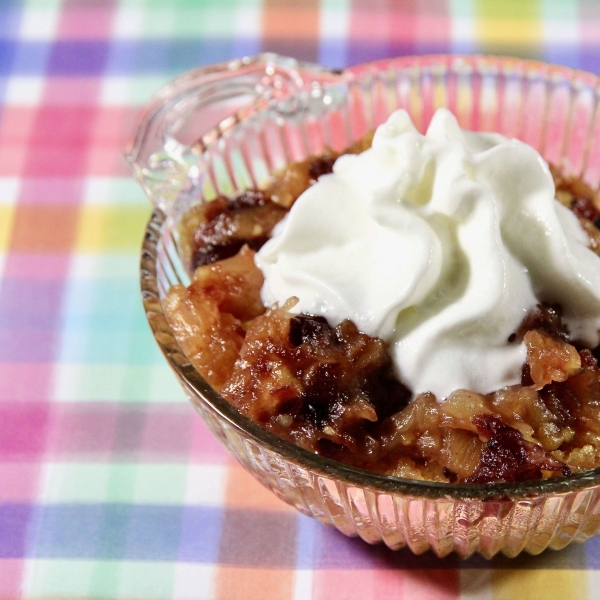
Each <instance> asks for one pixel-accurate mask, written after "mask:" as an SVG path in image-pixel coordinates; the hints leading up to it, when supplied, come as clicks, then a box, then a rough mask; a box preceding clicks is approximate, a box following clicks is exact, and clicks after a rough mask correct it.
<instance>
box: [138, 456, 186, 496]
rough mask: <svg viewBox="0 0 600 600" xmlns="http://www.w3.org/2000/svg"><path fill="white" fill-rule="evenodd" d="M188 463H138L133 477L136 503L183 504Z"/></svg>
mask: <svg viewBox="0 0 600 600" xmlns="http://www.w3.org/2000/svg"><path fill="white" fill-rule="evenodd" d="M187 469H188V467H187V465H178V464H173V463H168V464H162V465H138V466H137V467H136V468H135V475H134V477H133V480H134V485H133V494H132V501H133V502H135V503H136V504H172V505H178V504H181V503H182V502H183V500H184V498H185V492H186V479H187Z"/></svg>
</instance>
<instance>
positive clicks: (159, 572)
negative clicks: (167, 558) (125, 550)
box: [116, 562, 175, 599]
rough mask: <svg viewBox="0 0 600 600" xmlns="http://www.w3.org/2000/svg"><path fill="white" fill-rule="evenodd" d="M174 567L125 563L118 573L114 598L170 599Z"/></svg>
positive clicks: (166, 564) (159, 563)
mask: <svg viewBox="0 0 600 600" xmlns="http://www.w3.org/2000/svg"><path fill="white" fill-rule="evenodd" d="M174 579H175V566H174V564H173V563H165V562H126V563H123V564H122V565H121V569H120V571H119V585H118V591H117V595H116V598H126V599H129V598H140V599H145V598H148V599H154V598H156V599H163V598H171V597H172V593H173V584H174Z"/></svg>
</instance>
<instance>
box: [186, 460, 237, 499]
mask: <svg viewBox="0 0 600 600" xmlns="http://www.w3.org/2000/svg"><path fill="white" fill-rule="evenodd" d="M226 477H227V468H226V467H224V466H222V465H196V464H192V465H189V466H188V468H187V482H186V489H185V496H184V502H185V504H189V505H196V504H197V505H202V506H221V505H222V504H223V503H224V502H225V483H226Z"/></svg>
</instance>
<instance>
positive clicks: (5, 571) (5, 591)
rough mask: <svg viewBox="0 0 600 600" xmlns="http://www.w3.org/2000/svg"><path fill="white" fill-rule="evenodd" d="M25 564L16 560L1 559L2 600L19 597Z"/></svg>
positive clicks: (0, 594)
mask: <svg viewBox="0 0 600 600" xmlns="http://www.w3.org/2000/svg"><path fill="white" fill-rule="evenodd" d="M24 563H25V561H23V560H20V559H16V558H0V598H18V597H19V595H20V593H21V582H22V580H23V571H24Z"/></svg>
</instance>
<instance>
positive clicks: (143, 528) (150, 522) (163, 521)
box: [124, 505, 185, 560]
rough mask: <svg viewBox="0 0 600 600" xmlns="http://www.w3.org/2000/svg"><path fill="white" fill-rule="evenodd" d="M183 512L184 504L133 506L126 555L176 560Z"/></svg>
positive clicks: (129, 556) (138, 557) (128, 526)
mask: <svg viewBox="0 0 600 600" xmlns="http://www.w3.org/2000/svg"><path fill="white" fill-rule="evenodd" d="M184 511H185V508H184V507H182V506H153V505H148V506H140V505H132V506H131V507H130V508H129V515H128V523H127V545H126V548H125V554H124V556H126V557H128V558H132V559H134V560H175V559H176V558H177V554H178V550H179V547H180V546H179V540H180V536H181V527H182V516H183V513H184Z"/></svg>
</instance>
